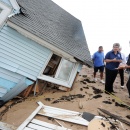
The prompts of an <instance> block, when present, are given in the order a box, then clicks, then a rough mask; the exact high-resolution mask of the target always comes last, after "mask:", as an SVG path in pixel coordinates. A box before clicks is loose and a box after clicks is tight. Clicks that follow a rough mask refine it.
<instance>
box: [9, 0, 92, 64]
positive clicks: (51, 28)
mask: <svg viewBox="0 0 130 130" xmlns="http://www.w3.org/2000/svg"><path fill="white" fill-rule="evenodd" d="M18 4H19V5H20V7H21V13H20V14H18V15H15V16H14V17H12V18H10V19H9V21H11V22H13V23H14V24H16V25H18V26H20V27H21V28H23V29H25V30H27V31H29V32H31V33H32V34H34V35H36V36H38V37H39V38H41V39H43V40H45V41H46V42H48V43H49V44H52V45H54V46H56V47H57V48H59V49H61V50H63V51H65V52H67V53H68V54H70V55H72V56H74V57H76V58H77V59H79V60H81V61H83V62H87V63H88V64H89V63H91V57H90V52H89V49H88V46H87V43H86V39H85V36H84V32H83V28H82V24H81V22H80V21H79V20H78V19H76V18H75V17H74V16H72V15H71V14H69V13H68V12H66V11H65V10H63V9H62V8H61V7H59V6H58V5H56V4H55V3H54V2H52V1H51V0H37V1H36V0H18Z"/></svg>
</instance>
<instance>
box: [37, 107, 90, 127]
mask: <svg viewBox="0 0 130 130" xmlns="http://www.w3.org/2000/svg"><path fill="white" fill-rule="evenodd" d="M38 114H39V115H43V116H47V117H51V118H54V119H59V120H62V121H67V122H71V123H76V124H79V125H84V126H88V124H89V121H87V120H85V119H84V118H82V113H79V112H76V111H70V110H65V109H61V108H56V107H50V106H46V105H44V107H43V108H42V109H41V111H40V112H39V113H38Z"/></svg>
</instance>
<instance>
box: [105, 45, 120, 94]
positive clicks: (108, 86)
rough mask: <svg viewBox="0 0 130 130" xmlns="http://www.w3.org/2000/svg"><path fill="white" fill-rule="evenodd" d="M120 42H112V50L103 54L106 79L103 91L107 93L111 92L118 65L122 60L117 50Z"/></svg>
mask: <svg viewBox="0 0 130 130" xmlns="http://www.w3.org/2000/svg"><path fill="white" fill-rule="evenodd" d="M119 48H120V44H119V43H114V44H113V50H112V51H109V52H108V53H107V54H106V56H105V62H106V67H105V69H106V81H105V92H106V93H107V94H109V93H113V92H114V91H113V83H114V81H115V79H116V76H117V73H118V70H117V68H118V66H119V64H120V63H121V62H122V58H121V53H120V52H119Z"/></svg>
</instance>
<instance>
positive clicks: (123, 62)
mask: <svg viewBox="0 0 130 130" xmlns="http://www.w3.org/2000/svg"><path fill="white" fill-rule="evenodd" d="M121 50H122V48H121V47H120V48H119V52H120V53H121V58H122V62H121V63H120V65H126V57H125V55H124V54H123V53H122V52H121ZM119 75H120V79H121V88H122V89H123V88H124V69H119Z"/></svg>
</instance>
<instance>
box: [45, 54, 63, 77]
mask: <svg viewBox="0 0 130 130" xmlns="http://www.w3.org/2000/svg"><path fill="white" fill-rule="evenodd" d="M60 61H61V57H59V56H57V55H55V54H53V55H52V57H51V59H50V61H49V63H48V65H47V67H46V68H45V70H44V72H43V74H44V75H48V76H51V77H54V76H55V74H56V70H57V68H58V65H59V63H60Z"/></svg>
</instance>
